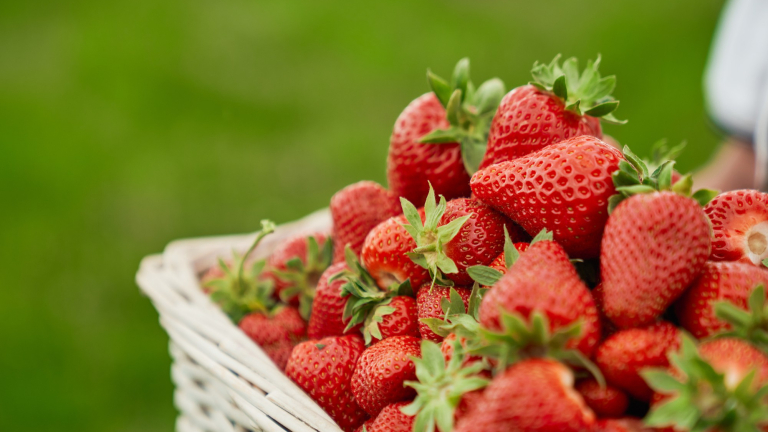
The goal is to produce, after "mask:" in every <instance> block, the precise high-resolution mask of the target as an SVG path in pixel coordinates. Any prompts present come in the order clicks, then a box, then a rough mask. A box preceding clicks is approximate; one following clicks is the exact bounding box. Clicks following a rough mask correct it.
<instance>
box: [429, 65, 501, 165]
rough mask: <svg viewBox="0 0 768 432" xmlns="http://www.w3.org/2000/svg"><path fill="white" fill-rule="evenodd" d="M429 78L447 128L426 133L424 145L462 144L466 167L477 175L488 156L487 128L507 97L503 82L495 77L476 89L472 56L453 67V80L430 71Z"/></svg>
mask: <svg viewBox="0 0 768 432" xmlns="http://www.w3.org/2000/svg"><path fill="white" fill-rule="evenodd" d="M427 81H428V82H429V86H430V88H431V89H432V92H433V93H434V94H435V96H437V99H438V100H439V101H440V103H441V104H442V105H443V107H444V108H445V112H446V118H447V120H448V122H449V123H450V127H448V129H436V130H434V131H432V132H430V133H428V134H427V135H424V136H423V137H422V138H421V140H420V141H419V142H421V143H424V144H448V143H459V145H460V147H461V156H462V160H463V162H464V167H465V168H466V170H467V172H468V173H469V174H474V173H475V172H476V171H477V170H478V167H479V166H480V162H481V161H482V159H483V156H484V155H485V147H486V144H487V142H488V131H489V130H490V127H491V120H493V116H494V114H496V108H498V106H499V102H501V99H502V98H503V97H504V93H506V90H505V88H504V83H503V82H502V81H501V80H500V79H498V78H492V79H490V80H488V81H486V82H484V83H483V84H481V85H480V87H478V88H477V89H475V86H474V85H473V84H472V81H470V79H469V59H467V58H463V59H461V60H459V62H458V63H457V64H456V67H455V68H454V70H453V76H452V77H451V82H450V83H449V82H448V81H446V80H444V79H442V78H440V77H439V76H437V75H435V74H433V73H432V71H430V70H427Z"/></svg>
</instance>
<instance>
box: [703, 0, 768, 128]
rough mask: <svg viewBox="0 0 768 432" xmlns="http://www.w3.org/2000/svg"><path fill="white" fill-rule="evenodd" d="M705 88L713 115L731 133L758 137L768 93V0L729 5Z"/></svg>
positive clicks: (745, 0)
mask: <svg viewBox="0 0 768 432" xmlns="http://www.w3.org/2000/svg"><path fill="white" fill-rule="evenodd" d="M704 87H705V94H706V103H707V110H708V111H709V114H710V116H711V117H712V119H713V120H714V121H715V122H716V123H717V124H718V125H719V126H720V127H722V128H724V129H726V130H727V131H728V132H729V133H731V134H733V135H737V136H741V137H744V138H747V139H750V140H753V139H754V135H755V129H756V127H757V123H758V116H759V113H760V111H761V109H762V108H763V106H764V104H765V101H764V99H765V95H766V94H768V92H767V90H768V0H731V1H730V2H729V3H728V4H727V5H726V7H725V9H724V11H723V14H722V17H721V18H720V23H719V26H718V29H717V32H716V34H715V39H714V42H713V43H712V48H711V51H710V56H709V62H708V64H707V71H706V74H705V78H704Z"/></svg>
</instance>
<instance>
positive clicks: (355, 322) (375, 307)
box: [330, 247, 419, 345]
mask: <svg viewBox="0 0 768 432" xmlns="http://www.w3.org/2000/svg"><path fill="white" fill-rule="evenodd" d="M346 255H347V256H346V260H347V262H346V268H345V269H344V270H343V271H342V272H340V273H337V274H336V275H334V276H332V277H331V279H330V282H332V283H336V281H341V282H342V285H341V293H340V295H341V297H342V299H343V301H344V302H345V305H344V309H343V313H342V316H341V319H342V320H343V321H344V322H346V323H347V327H346V330H350V329H352V328H354V327H356V326H359V327H360V330H361V331H362V333H363V337H364V339H365V344H366V345H368V344H370V343H371V342H376V341H377V340H382V339H386V338H389V337H393V336H403V335H408V336H415V337H418V336H419V323H418V308H417V305H416V300H414V299H413V297H411V296H413V290H412V289H411V286H410V284H409V283H408V282H407V281H406V282H404V283H403V284H401V285H393V286H391V287H388V288H386V289H381V288H380V287H379V286H378V285H376V281H374V279H373V277H372V276H371V274H370V273H368V271H367V270H366V269H365V268H364V267H363V266H362V265H361V264H360V262H359V261H358V260H357V257H356V256H355V253H354V252H352V249H350V248H349V247H348V248H347V250H346Z"/></svg>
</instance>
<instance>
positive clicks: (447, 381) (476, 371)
mask: <svg viewBox="0 0 768 432" xmlns="http://www.w3.org/2000/svg"><path fill="white" fill-rule="evenodd" d="M453 348H454V354H453V356H452V357H451V360H449V361H447V362H446V360H445V358H444V357H443V354H442V352H441V350H440V347H439V346H438V345H437V344H435V343H434V342H430V341H426V340H423V341H421V356H422V358H420V359H416V358H415V359H413V362H414V363H415V364H416V376H418V377H419V380H418V381H406V383H405V385H406V386H409V387H413V388H414V389H416V392H417V396H416V399H414V400H413V403H411V404H410V405H408V406H407V407H405V408H403V412H404V413H405V414H408V415H413V416H415V418H416V420H415V423H414V429H415V430H420V431H421V430H435V429H436V430H440V431H450V430H452V429H453V425H454V420H455V419H457V418H458V417H460V413H459V406H460V405H462V402H464V407H463V411H462V414H464V413H465V412H466V410H467V409H470V408H471V407H472V406H473V405H474V402H476V401H477V399H476V398H477V397H478V396H479V394H480V393H481V389H482V388H483V387H485V386H486V385H488V382H489V380H488V379H486V377H485V376H483V375H482V374H483V372H484V371H483V369H484V367H485V365H484V364H482V363H480V362H475V363H473V364H471V365H466V366H465V361H464V359H465V356H464V352H463V349H462V347H461V344H460V343H458V342H457V343H454V347H453ZM470 394H472V396H469V397H468V400H467V401H464V399H465V396H467V395H470Z"/></svg>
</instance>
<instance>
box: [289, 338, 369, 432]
mask: <svg viewBox="0 0 768 432" xmlns="http://www.w3.org/2000/svg"><path fill="white" fill-rule="evenodd" d="M364 350H365V346H364V345H363V340H362V339H361V338H360V336H357V335H348V336H335V337H328V338H323V339H320V340H310V341H306V342H303V343H300V344H299V345H297V346H296V348H294V349H293V352H291V356H290V358H289V359H288V366H287V367H286V369H285V374H286V375H288V378H290V379H291V380H293V381H294V382H295V383H296V384H298V386H299V387H301V389H302V390H304V391H305V392H307V394H308V395H309V396H310V397H311V398H312V400H314V401H315V402H317V404H318V405H320V407H321V408H322V409H323V410H324V411H325V412H326V413H328V415H329V416H331V418H332V419H333V420H334V421H335V422H336V423H337V424H338V425H339V427H341V429H343V430H344V431H347V432H350V431H353V430H355V428H357V427H358V426H360V425H361V424H362V423H363V422H364V421H365V420H366V419H367V418H368V414H367V413H366V412H365V411H363V410H362V409H361V408H360V407H359V406H358V405H357V402H355V398H354V395H353V394H352V389H351V382H350V381H351V379H352V373H353V372H354V370H355V365H356V364H357V359H358V358H359V357H360V354H362V353H363V351H364Z"/></svg>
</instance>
